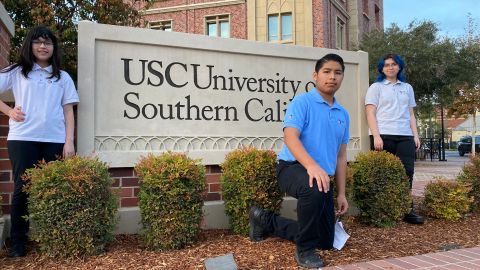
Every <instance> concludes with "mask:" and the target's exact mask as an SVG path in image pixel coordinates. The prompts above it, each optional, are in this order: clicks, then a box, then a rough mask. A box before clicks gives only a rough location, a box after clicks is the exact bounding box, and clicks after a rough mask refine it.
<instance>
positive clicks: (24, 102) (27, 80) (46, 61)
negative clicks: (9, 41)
mask: <svg viewBox="0 0 480 270" xmlns="http://www.w3.org/2000/svg"><path fill="white" fill-rule="evenodd" d="M9 89H11V90H12V92H13V96H14V99H15V105H14V107H13V108H11V107H10V106H8V105H7V104H5V103H4V102H3V101H0V111H1V112H3V113H4V114H6V115H8V116H9V117H10V120H9V133H8V138H7V145H8V155H9V157H10V161H11V163H12V171H13V178H14V182H15V189H14V193H13V198H12V208H11V230H10V238H11V243H12V246H11V249H10V251H9V254H8V255H9V256H10V257H22V256H25V246H26V243H27V233H28V229H29V224H28V222H27V221H26V220H25V219H24V218H23V216H26V215H28V211H27V194H26V193H24V192H23V191H22V188H23V185H24V182H23V181H22V179H21V176H22V175H23V174H24V172H25V170H26V169H28V168H32V167H34V165H35V164H36V163H38V162H39V161H41V160H45V161H46V162H49V161H52V160H55V159H58V158H61V157H64V158H65V157H69V156H72V155H74V154H75V148H74V144H73V134H74V117H73V105H74V104H77V103H78V102H79V99H78V95H77V91H76V89H75V85H74V83H73V81H72V79H71V78H70V76H69V75H68V73H66V72H65V71H62V70H60V52H59V48H58V42H57V38H56V37H55V36H54V35H53V33H52V32H51V31H50V30H49V29H48V28H46V27H44V26H38V27H35V28H33V29H32V30H31V31H30V32H29V33H28V34H27V37H26V38H25V40H24V42H23V46H22V48H21V51H20V55H19V59H18V61H17V63H16V64H13V65H11V66H9V67H7V68H5V69H3V70H2V71H1V72H0V93H3V92H5V91H7V90H9Z"/></svg>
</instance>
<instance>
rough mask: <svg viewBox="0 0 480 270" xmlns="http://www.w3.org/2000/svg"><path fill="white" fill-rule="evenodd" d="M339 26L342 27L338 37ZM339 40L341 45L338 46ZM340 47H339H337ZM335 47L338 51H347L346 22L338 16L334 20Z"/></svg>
mask: <svg viewBox="0 0 480 270" xmlns="http://www.w3.org/2000/svg"><path fill="white" fill-rule="evenodd" d="M339 25H340V26H342V29H341V33H340V34H341V35H339V33H338V32H339V31H338V30H339ZM339 38H341V44H339ZM339 45H340V46H339ZM335 47H336V48H337V49H338V50H346V49H347V22H346V21H344V20H343V19H342V18H340V17H339V16H336V20H335Z"/></svg>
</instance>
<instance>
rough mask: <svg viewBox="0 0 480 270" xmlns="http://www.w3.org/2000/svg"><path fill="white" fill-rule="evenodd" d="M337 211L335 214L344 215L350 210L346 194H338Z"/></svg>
mask: <svg viewBox="0 0 480 270" xmlns="http://www.w3.org/2000/svg"><path fill="white" fill-rule="evenodd" d="M337 207H338V209H337V211H336V212H335V215H337V216H340V215H343V214H345V213H346V212H347V210H348V202H347V198H345V195H338V196H337Z"/></svg>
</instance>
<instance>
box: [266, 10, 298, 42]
mask: <svg viewBox="0 0 480 270" xmlns="http://www.w3.org/2000/svg"><path fill="white" fill-rule="evenodd" d="M292 40H293V27H292V13H280V14H270V15H268V41H270V42H282V43H289V42H292Z"/></svg>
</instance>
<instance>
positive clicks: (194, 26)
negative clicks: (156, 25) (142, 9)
mask: <svg viewBox="0 0 480 270" xmlns="http://www.w3.org/2000/svg"><path fill="white" fill-rule="evenodd" d="M187 2H188V3H189V4H194V3H203V2H216V1H215V0H203V1H202V0H196V1H185V0H183V1H182V0H170V1H160V2H155V4H154V5H153V7H151V9H154V8H160V7H174V6H179V5H185V4H186V3H187ZM222 14H230V37H231V38H238V39H247V15H246V14H247V6H246V4H237V5H231V6H222V7H212V8H200V9H194V10H182V11H176V12H169V13H163V14H150V15H146V16H145V20H147V21H159V20H171V21H172V25H173V31H175V32H184V33H193V34H200V35H204V34H205V16H209V15H222Z"/></svg>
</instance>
